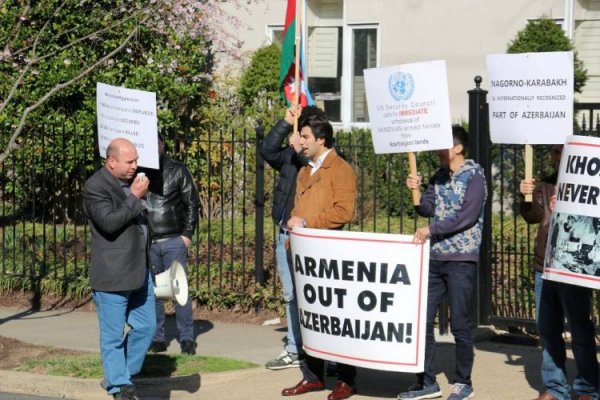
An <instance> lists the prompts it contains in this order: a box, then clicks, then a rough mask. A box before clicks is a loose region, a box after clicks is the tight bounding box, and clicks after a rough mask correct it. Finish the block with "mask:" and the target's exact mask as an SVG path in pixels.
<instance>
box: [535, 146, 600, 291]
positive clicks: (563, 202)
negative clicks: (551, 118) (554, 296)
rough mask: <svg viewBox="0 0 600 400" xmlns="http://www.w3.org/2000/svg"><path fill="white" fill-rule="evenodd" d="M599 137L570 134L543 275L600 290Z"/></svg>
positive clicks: (557, 191)
mask: <svg viewBox="0 0 600 400" xmlns="http://www.w3.org/2000/svg"><path fill="white" fill-rule="evenodd" d="M599 205H600V139H599V138H592V137H585V136H570V137H568V138H567V141H566V143H565V146H564V148H563V151H562V157H561V160H560V167H559V172H558V182H557V190H556V206H555V208H554V211H553V213H552V221H551V223H550V228H549V232H548V245H547V247H546V260H545V268H544V278H546V279H550V280H555V281H560V282H566V283H571V284H575V285H580V286H586V287H591V288H594V289H600V207H599Z"/></svg>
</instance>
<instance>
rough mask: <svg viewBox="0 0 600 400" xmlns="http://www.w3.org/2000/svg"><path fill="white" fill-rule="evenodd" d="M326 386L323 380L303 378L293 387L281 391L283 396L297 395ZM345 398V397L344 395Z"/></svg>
mask: <svg viewBox="0 0 600 400" xmlns="http://www.w3.org/2000/svg"><path fill="white" fill-rule="evenodd" d="M323 389H325V386H323V384H322V383H321V382H309V381H305V380H301V381H300V382H298V384H297V385H296V386H294V387H291V388H286V389H283V390H282V391H281V395H282V396H296V395H299V394H304V393H308V392H316V391H317V390H323ZM344 398H345V397H344Z"/></svg>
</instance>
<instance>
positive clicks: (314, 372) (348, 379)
mask: <svg viewBox="0 0 600 400" xmlns="http://www.w3.org/2000/svg"><path fill="white" fill-rule="evenodd" d="M300 369H301V370H302V378H303V379H304V380H306V381H308V382H321V383H323V382H325V361H324V360H322V359H320V358H317V357H313V356H309V355H308V354H307V355H306V357H305V358H304V360H303V361H302V363H301V364H300ZM355 377H356V368H355V367H354V366H352V365H347V364H342V363H337V379H338V380H339V381H342V382H344V383H345V384H347V385H348V386H350V387H354V378H355Z"/></svg>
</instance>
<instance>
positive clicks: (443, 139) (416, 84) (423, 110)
mask: <svg viewBox="0 0 600 400" xmlns="http://www.w3.org/2000/svg"><path fill="white" fill-rule="evenodd" d="M364 75H365V86H366V92H367V103H368V108H369V120H370V125H371V134H372V135H373V147H374V148H375V153H377V154H386V153H404V152H415V151H427V150H439V149H449V148H451V147H452V124H451V120H450V101H449V98H448V80H447V75H446V62H445V61H442V60H439V61H429V62H421V63H414V64H403V65H398V66H393V67H383V68H371V69H365V70H364Z"/></svg>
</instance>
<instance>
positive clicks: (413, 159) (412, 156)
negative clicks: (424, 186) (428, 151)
mask: <svg viewBox="0 0 600 400" xmlns="http://www.w3.org/2000/svg"><path fill="white" fill-rule="evenodd" d="M408 167H409V170H410V171H409V172H410V174H411V175H417V155H416V153H415V152H414V151H411V152H409V153H408ZM411 193H412V199H413V205H415V206H418V205H419V204H421V190H420V189H418V188H417V189H412V190H411Z"/></svg>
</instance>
